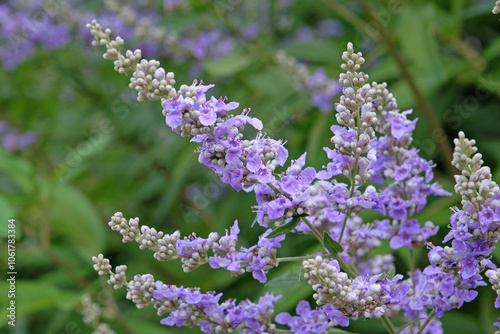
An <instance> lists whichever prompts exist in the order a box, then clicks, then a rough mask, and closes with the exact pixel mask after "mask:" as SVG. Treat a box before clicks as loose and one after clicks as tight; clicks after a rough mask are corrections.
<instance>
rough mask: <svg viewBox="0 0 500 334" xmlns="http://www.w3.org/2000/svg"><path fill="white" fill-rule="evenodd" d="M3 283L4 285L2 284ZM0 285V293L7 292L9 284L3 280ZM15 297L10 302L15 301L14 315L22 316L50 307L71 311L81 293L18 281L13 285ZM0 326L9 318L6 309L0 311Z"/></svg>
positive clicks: (30, 281)
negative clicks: (0, 291)
mask: <svg viewBox="0 0 500 334" xmlns="http://www.w3.org/2000/svg"><path fill="white" fill-rule="evenodd" d="M4 282H5V283H4ZM4 282H2V283H1V284H0V288H1V290H2V291H9V282H8V281H6V280H4ZM14 293H15V297H14V298H12V299H9V302H10V300H14V301H15V307H16V315H17V316H22V315H25V314H31V313H35V312H38V311H42V310H46V309H49V308H52V307H55V308H58V309H71V308H73V307H74V306H75V305H76V304H77V303H78V301H79V298H80V296H81V291H71V292H70V291H63V290H60V289H59V288H58V287H56V286H54V285H52V284H48V283H46V282H40V281H34V280H20V279H19V278H17V280H16V283H15V292H14ZM0 316H1V318H0V319H1V320H0V326H2V324H4V323H5V321H6V320H8V319H9V318H8V317H7V308H6V307H5V308H4V307H2V310H0Z"/></svg>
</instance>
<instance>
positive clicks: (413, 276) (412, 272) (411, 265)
mask: <svg viewBox="0 0 500 334" xmlns="http://www.w3.org/2000/svg"><path fill="white" fill-rule="evenodd" d="M409 257H410V272H411V282H412V284H413V291H415V288H416V284H415V263H414V259H413V249H412V248H410V249H409Z"/></svg>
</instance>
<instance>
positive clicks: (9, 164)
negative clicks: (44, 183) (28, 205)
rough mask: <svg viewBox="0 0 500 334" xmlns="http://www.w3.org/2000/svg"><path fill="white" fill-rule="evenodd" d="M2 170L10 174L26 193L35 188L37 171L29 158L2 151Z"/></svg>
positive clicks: (0, 165)
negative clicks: (35, 171)
mask: <svg viewBox="0 0 500 334" xmlns="http://www.w3.org/2000/svg"><path fill="white" fill-rule="evenodd" d="M0 172H5V173H6V174H7V175H9V176H10V177H11V178H12V180H13V181H15V182H16V184H17V185H18V186H19V187H20V188H21V189H22V190H23V191H24V192H25V193H29V192H31V191H32V190H33V186H34V184H35V181H34V179H35V173H34V171H33V167H32V166H31V164H30V163H29V162H28V160H25V159H23V158H20V157H18V156H15V155H12V154H7V153H4V152H1V151H0ZM3 190H4V191H5V189H3Z"/></svg>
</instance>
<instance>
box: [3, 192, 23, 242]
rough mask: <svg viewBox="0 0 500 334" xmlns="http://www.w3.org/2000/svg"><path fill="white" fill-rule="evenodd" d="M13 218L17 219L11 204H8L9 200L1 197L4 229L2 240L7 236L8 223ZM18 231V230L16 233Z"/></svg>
mask: <svg viewBox="0 0 500 334" xmlns="http://www.w3.org/2000/svg"><path fill="white" fill-rule="evenodd" d="M12 218H14V219H15V218H16V217H15V216H14V210H13V209H12V207H11V206H10V204H9V202H7V200H6V199H5V198H4V197H3V196H0V221H1V222H2V226H3V228H2V229H1V230H0V238H4V237H6V236H7V221H8V220H9V219H12ZM17 230H18V229H16V233H17ZM18 240H19V239H18Z"/></svg>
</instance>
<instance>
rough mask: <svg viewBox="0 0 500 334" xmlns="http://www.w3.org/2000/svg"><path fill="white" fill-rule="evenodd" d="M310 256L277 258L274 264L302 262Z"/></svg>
mask: <svg viewBox="0 0 500 334" xmlns="http://www.w3.org/2000/svg"><path fill="white" fill-rule="evenodd" d="M308 257H310V256H290V257H278V258H276V262H278V263H280V262H294V261H303V260H304V259H307V258H308Z"/></svg>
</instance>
